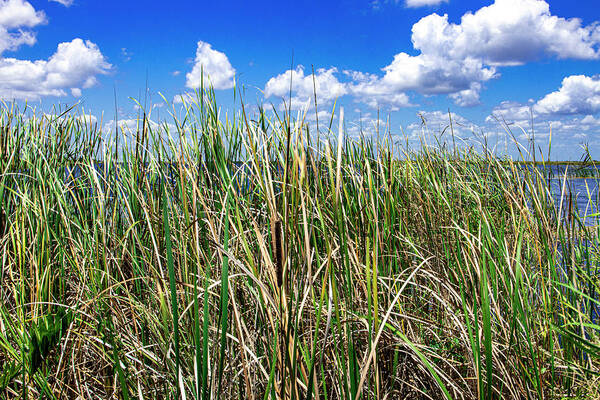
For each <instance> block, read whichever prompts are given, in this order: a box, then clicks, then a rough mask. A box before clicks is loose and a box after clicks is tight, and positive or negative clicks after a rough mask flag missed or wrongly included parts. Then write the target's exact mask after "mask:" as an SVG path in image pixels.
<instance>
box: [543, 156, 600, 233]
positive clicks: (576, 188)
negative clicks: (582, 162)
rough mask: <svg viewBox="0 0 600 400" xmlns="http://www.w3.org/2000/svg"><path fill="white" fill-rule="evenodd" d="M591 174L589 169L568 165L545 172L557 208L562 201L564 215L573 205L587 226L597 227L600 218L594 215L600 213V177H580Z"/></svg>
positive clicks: (547, 168) (551, 167) (558, 166)
mask: <svg viewBox="0 0 600 400" xmlns="http://www.w3.org/2000/svg"><path fill="white" fill-rule="evenodd" d="M534 168H535V167H534ZM537 168H539V167H537ZM565 171H566V173H567V178H566V180H565V179H564V175H565ZM590 173H593V171H592V169H591V168H589V167H574V166H568V165H566V164H560V165H551V166H547V167H546V170H545V171H544V175H546V176H547V177H548V178H547V179H548V182H549V183H550V192H551V194H552V198H553V199H554V202H555V203H556V205H557V207H560V202H561V199H562V215H563V216H564V215H565V214H566V213H567V212H568V210H569V207H570V206H571V204H570V203H572V207H573V210H576V211H577V214H578V215H579V217H580V218H581V220H582V221H583V222H584V223H585V225H586V226H595V225H598V224H600V216H595V215H594V214H597V213H599V212H600V208H599V206H600V197H599V186H600V176H599V175H597V174H596V176H597V177H587V178H583V177H580V176H581V175H590Z"/></svg>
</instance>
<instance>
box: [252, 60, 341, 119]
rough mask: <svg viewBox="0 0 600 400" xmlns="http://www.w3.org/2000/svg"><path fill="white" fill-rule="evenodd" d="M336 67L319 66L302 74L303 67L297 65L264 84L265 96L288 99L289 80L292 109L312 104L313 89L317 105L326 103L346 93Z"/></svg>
mask: <svg viewBox="0 0 600 400" xmlns="http://www.w3.org/2000/svg"><path fill="white" fill-rule="evenodd" d="M337 72H338V70H337V68H329V69H325V68H319V69H318V70H316V71H315V75H314V80H313V75H312V73H308V74H306V75H305V74H304V67H303V66H302V65H299V66H298V67H296V69H295V70H293V71H292V70H287V71H285V72H283V73H282V74H279V75H277V76H274V77H272V78H271V79H269V81H268V82H267V84H266V85H265V91H264V93H265V97H266V98H269V97H271V96H273V97H278V98H281V99H284V100H285V101H289V99H288V97H289V93H290V82H291V85H292V109H299V108H303V107H305V106H307V105H309V104H312V101H313V99H314V95H315V90H316V94H317V104H318V105H328V104H330V103H331V102H332V101H333V100H335V99H336V98H338V97H341V96H343V95H345V94H347V93H348V88H347V85H346V84H345V83H343V82H340V81H339V79H338V78H337V77H336V73H337Z"/></svg>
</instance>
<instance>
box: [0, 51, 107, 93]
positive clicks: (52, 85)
mask: <svg viewBox="0 0 600 400" xmlns="http://www.w3.org/2000/svg"><path fill="white" fill-rule="evenodd" d="M110 69H111V65H110V64H109V63H108V62H107V61H106V59H105V58H104V56H103V55H102V53H101V52H100V50H99V49H98V46H97V45H96V44H94V43H92V42H90V41H89V40H87V41H84V40H82V39H73V40H72V41H71V42H65V43H60V44H59V45H58V48H57V50H56V52H55V53H54V54H53V55H52V56H51V57H50V58H49V59H48V60H36V61H29V60H18V59H15V58H0V96H1V97H2V98H4V99H22V100H25V99H29V100H34V99H39V98H40V97H43V96H64V95H65V94H66V92H65V90H68V89H70V90H71V93H72V94H73V95H74V96H76V97H77V96H79V95H81V88H89V87H91V86H93V85H95V84H96V82H97V80H96V76H97V75H99V74H106V73H108V72H109V70H110Z"/></svg>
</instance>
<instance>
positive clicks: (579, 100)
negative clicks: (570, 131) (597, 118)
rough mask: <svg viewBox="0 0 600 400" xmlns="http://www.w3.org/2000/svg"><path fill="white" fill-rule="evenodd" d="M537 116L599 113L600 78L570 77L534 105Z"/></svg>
mask: <svg viewBox="0 0 600 400" xmlns="http://www.w3.org/2000/svg"><path fill="white" fill-rule="evenodd" d="M535 111H536V112H537V113H539V114H594V113H597V112H599V111H600V76H594V77H589V76H585V75H572V76H568V77H566V78H564V79H563V81H562V85H561V87H560V88H559V89H558V90H557V91H555V92H552V93H549V94H547V95H546V96H544V98H542V99H541V100H539V101H538V102H537V103H536V105H535Z"/></svg>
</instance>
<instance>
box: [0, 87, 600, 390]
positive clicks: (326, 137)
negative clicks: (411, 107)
mask: <svg viewBox="0 0 600 400" xmlns="http://www.w3.org/2000/svg"><path fill="white" fill-rule="evenodd" d="M172 107H173V109H172V111H173V116H174V117H173V118H174V119H173V121H170V122H171V124H170V125H167V124H162V125H159V126H155V125H150V123H149V122H148V121H149V120H151V116H150V115H146V114H144V117H143V118H141V119H140V124H139V128H138V129H137V131H134V132H125V131H122V132H119V137H118V141H117V138H116V137H115V135H114V133H109V132H101V130H100V128H99V126H98V125H96V124H93V123H91V120H90V119H89V118H87V119H86V118H81V116H79V115H77V110H75V109H73V110H70V111H69V112H68V113H67V114H64V115H61V116H60V117H48V116H33V117H31V118H27V119H26V118H25V115H24V114H23V113H20V112H19V111H18V109H17V108H16V107H14V106H10V107H9V106H6V107H4V108H3V109H2V110H1V111H0V126H2V127H4V128H2V130H0V142H1V143H2V147H1V149H2V151H1V153H2V154H1V157H0V199H1V204H0V234H2V236H1V237H0V250H1V252H0V257H1V258H0V259H1V261H0V262H1V266H2V267H1V268H2V269H1V277H0V278H1V280H2V285H1V286H0V298H1V299H2V301H1V303H0V397H2V398H19V397H21V398H31V399H37V398H50V399H62V398H142V399H146V398H148V399H153V398H196V399H209V398H223V399H225V398H226V399H229V398H251V399H280V398H281V399H308V398H310V399H375V398H376V399H384V398H414V399H419V398H421V399H437V398H448V399H450V398H452V399H559V398H560V399H562V398H597V397H598V396H600V392H599V391H598V389H597V388H598V387H599V384H598V381H599V375H598V374H599V372H600V359H599V356H600V322H599V319H598V318H599V310H600V300H599V295H598V293H599V291H600V287H599V286H600V284H599V280H598V276H599V272H600V270H599V268H598V267H599V264H600V257H599V255H600V254H599V252H598V245H599V242H598V234H599V233H600V228H598V227H589V226H586V225H585V224H584V221H583V220H582V219H581V218H580V217H579V213H578V210H577V209H576V208H577V207H576V202H574V201H572V202H571V205H570V206H567V207H565V206H563V202H558V203H556V202H555V201H554V200H553V198H552V195H551V191H550V187H549V184H548V179H547V177H546V176H545V175H544V174H543V172H542V171H541V170H540V169H539V168H537V169H536V168H522V166H521V165H520V164H518V163H516V162H513V161H511V160H499V159H496V158H494V157H493V156H492V155H491V154H492V152H489V151H486V152H483V153H482V154H476V153H474V152H473V151H472V150H471V149H465V148H461V147H460V146H459V145H456V146H453V148H452V150H447V148H446V146H444V145H443V143H441V142H438V143H440V145H439V146H438V147H435V148H434V147H422V148H418V149H416V150H414V149H413V150H411V149H410V148H409V147H408V146H406V145H404V144H398V143H395V142H394V141H393V140H392V137H390V136H389V135H381V136H380V137H379V139H378V140H375V133H374V134H373V135H372V136H373V140H370V139H369V140H367V139H365V138H364V136H363V137H360V138H358V139H352V138H351V137H350V136H349V134H348V133H347V132H345V131H344V125H343V124H342V123H340V126H339V129H338V131H337V132H335V133H334V132H331V123H330V124H329V129H327V128H325V129H323V128H322V127H321V131H320V132H318V133H317V132H310V128H311V127H310V125H309V124H306V123H305V122H304V121H305V117H306V115H304V114H303V113H302V112H301V113H299V114H298V115H297V117H296V118H293V117H292V115H289V113H287V115H285V116H283V117H280V116H278V115H277V113H273V114H268V113H267V112H265V111H264V110H263V109H262V108H259V111H258V112H257V114H256V115H247V114H246V109H245V106H244V105H243V104H242V105H241V110H240V112H239V113H236V114H234V115H233V116H231V115H230V116H229V117H228V118H223V117H222V116H221V115H220V113H219V107H218V105H217V103H216V100H215V96H214V92H213V91H212V90H209V89H206V90H205V89H201V90H199V91H198V93H197V96H196V99H195V100H193V101H190V102H188V103H184V104H183V106H181V105H176V106H175V105H173V106H172ZM179 107H181V109H180V108H179ZM57 114H59V115H60V113H57ZM340 119H341V120H343V118H340ZM331 121H333V116H332V118H331ZM316 138H317V139H316ZM440 140H441V139H440ZM453 140H454V136H453ZM117 143H118V146H117ZM524 159H525V157H524ZM566 182H567V176H566V175H565V176H562V177H561V185H562V187H563V195H564V197H565V198H568V193H567V190H566V187H567V185H566ZM564 203H565V204H566V202H564Z"/></svg>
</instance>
